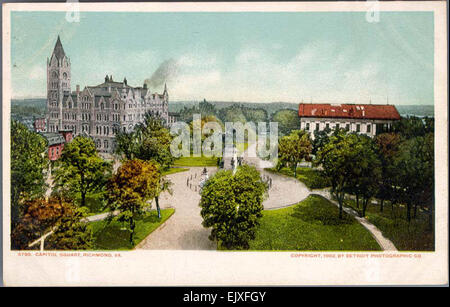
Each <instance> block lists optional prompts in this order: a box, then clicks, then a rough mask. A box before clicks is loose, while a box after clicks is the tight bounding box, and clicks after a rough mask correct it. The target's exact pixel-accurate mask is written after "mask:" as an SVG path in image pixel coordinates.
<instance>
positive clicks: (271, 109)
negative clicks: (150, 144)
mask: <svg viewBox="0 0 450 307" xmlns="http://www.w3.org/2000/svg"><path fill="white" fill-rule="evenodd" d="M208 102H209V103H211V104H213V105H214V106H215V107H216V109H219V110H220V109H223V108H227V107H229V106H231V105H236V104H242V105H243V106H245V107H250V108H263V109H264V110H266V111H267V113H268V114H269V116H270V115H271V114H273V113H275V112H276V111H278V110H281V109H291V110H297V109H298V104H297V103H289V102H270V103H263V102H231V101H208ZM198 104H199V102H198V101H172V102H170V103H169V109H170V111H171V112H179V111H180V110H182V109H183V107H184V106H186V107H188V108H190V107H192V106H194V105H195V106H198ZM396 108H397V110H398V112H399V113H400V115H401V116H419V117H425V116H428V117H434V106H433V105H396Z"/></svg>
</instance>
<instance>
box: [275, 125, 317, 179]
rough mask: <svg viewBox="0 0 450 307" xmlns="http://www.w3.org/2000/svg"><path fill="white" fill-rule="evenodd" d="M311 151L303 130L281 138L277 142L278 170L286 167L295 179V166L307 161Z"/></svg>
mask: <svg viewBox="0 0 450 307" xmlns="http://www.w3.org/2000/svg"><path fill="white" fill-rule="evenodd" d="M311 150H312V145H311V141H310V139H309V135H308V134H307V133H306V132H305V131H303V130H294V131H292V132H291V134H290V135H288V136H283V137H282V138H281V139H280V141H279V142H278V166H277V167H278V168H279V169H280V168H281V167H283V166H288V167H290V168H291V169H292V171H293V172H294V177H297V166H298V164H299V163H300V162H302V161H303V160H309V157H310V154H311Z"/></svg>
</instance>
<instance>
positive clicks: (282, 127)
mask: <svg viewBox="0 0 450 307" xmlns="http://www.w3.org/2000/svg"><path fill="white" fill-rule="evenodd" d="M271 121H272V122H277V123H278V131H279V133H280V135H288V134H290V133H291V131H292V130H298V129H300V119H299V118H298V113H297V111H296V110H291V109H283V110H278V111H277V112H275V113H274V114H273V115H272V119H271Z"/></svg>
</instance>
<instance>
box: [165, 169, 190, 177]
mask: <svg viewBox="0 0 450 307" xmlns="http://www.w3.org/2000/svg"><path fill="white" fill-rule="evenodd" d="M188 170H189V169H188V168H181V167H172V168H169V169H168V170H165V171H163V172H162V173H161V175H163V176H165V175H170V174H175V173H181V172H186V171H188Z"/></svg>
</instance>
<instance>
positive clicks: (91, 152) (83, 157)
mask: <svg viewBox="0 0 450 307" xmlns="http://www.w3.org/2000/svg"><path fill="white" fill-rule="evenodd" d="M111 171H112V167H111V163H109V162H107V161H105V160H103V159H102V158H101V157H100V156H99V155H98V152H97V150H96V148H95V144H94V141H93V140H92V139H91V138H89V137H85V136H77V137H76V138H74V139H73V140H72V141H71V142H70V143H68V144H66V146H64V150H63V152H62V154H61V158H60V159H59V160H58V161H57V164H56V168H55V172H54V173H55V174H54V189H55V190H58V191H65V192H67V193H71V194H75V193H80V195H81V204H80V205H81V207H84V206H86V195H87V194H88V193H93V192H97V191H99V190H101V189H102V188H103V187H104V185H105V183H106V181H107V179H108V178H109V176H110V174H111Z"/></svg>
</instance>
